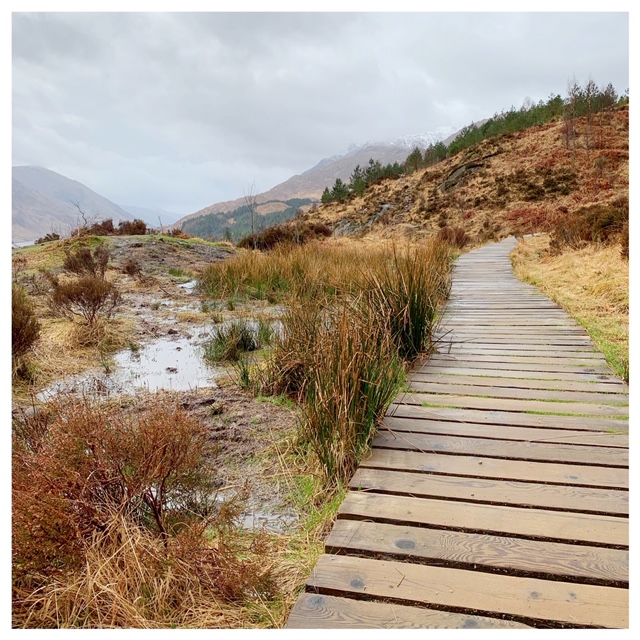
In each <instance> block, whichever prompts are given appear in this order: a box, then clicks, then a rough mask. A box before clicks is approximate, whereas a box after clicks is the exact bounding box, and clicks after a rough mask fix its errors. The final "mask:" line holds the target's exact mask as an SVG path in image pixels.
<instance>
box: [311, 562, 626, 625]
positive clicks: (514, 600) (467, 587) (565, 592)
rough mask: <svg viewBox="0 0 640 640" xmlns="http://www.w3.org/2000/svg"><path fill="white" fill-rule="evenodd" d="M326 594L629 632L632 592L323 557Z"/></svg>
mask: <svg viewBox="0 0 640 640" xmlns="http://www.w3.org/2000/svg"><path fill="white" fill-rule="evenodd" d="M307 584H308V586H309V587H310V588H311V589H316V590H318V591H320V592H321V593H325V592H326V593H328V594H346V593H355V594H358V595H360V596H368V597H378V598H389V599H393V600H394V601H400V602H402V601H405V602H420V603H424V604H427V605H434V606H438V607H444V608H447V607H448V608H455V609H458V610H460V609H462V610H465V611H468V612H473V613H475V614H480V615H486V613H489V614H490V615H495V614H496V613H499V614H503V615H505V616H509V617H510V618H519V619H524V620H536V621H541V622H547V623H549V624H557V625H559V626H562V625H573V626H594V627H611V628H625V627H627V626H628V624H629V622H628V596H629V593H628V590H626V589H618V588H615V587H600V586H594V585H587V584H575V583H567V582H561V581H555V580H539V579H536V578H520V577H514V576H501V575H493V574H490V573H483V572H479V571H464V570H459V569H449V568H443V567H425V566H422V565H412V564H407V563H404V562H393V561H386V560H371V559H369V558H352V557H347V556H334V555H327V554H325V555H322V556H321V557H320V559H319V560H318V563H317V565H316V567H315V569H314V570H313V572H312V574H311V577H310V579H309V581H308V583H307Z"/></svg>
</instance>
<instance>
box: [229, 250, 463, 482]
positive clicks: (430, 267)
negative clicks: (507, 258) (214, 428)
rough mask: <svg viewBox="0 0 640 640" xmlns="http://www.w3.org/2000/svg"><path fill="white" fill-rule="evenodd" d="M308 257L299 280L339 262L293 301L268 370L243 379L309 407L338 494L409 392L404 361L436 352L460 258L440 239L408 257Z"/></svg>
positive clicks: (375, 253) (309, 426) (310, 427)
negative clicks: (433, 343)
mask: <svg viewBox="0 0 640 640" xmlns="http://www.w3.org/2000/svg"><path fill="white" fill-rule="evenodd" d="M308 249H309V250H308V255H307V256H306V258H307V259H308V262H307V263H306V268H307V269H308V271H307V272H300V271H299V272H298V277H299V281H300V282H305V281H306V279H307V278H316V277H318V276H317V274H318V273H319V272H318V271H314V270H315V268H316V267H318V263H317V262H316V260H315V258H314V256H313V253H314V252H318V253H319V254H321V255H322V256H323V257H324V258H327V257H328V256H330V257H332V258H333V259H335V264H328V263H324V266H323V267H322V269H323V271H322V274H323V277H324V280H323V281H322V285H319V284H318V282H316V283H315V285H312V284H306V285H304V287H303V288H302V289H301V290H300V291H299V292H298V293H293V294H291V295H290V296H289V298H288V302H289V304H288V306H287V310H286V312H285V313H284V315H283V316H282V317H281V322H282V330H281V331H280V332H279V333H278V334H277V335H276V336H275V338H274V341H273V348H272V352H271V354H270V356H269V357H268V359H267V361H266V363H265V364H264V365H263V366H258V365H257V364H255V363H254V364H253V365H251V364H249V363H248V362H241V363H240V364H239V375H238V379H239V382H240V384H241V385H242V386H244V387H245V388H249V389H252V390H253V391H254V393H257V394H260V395H286V396H288V397H291V398H293V399H295V400H296V401H297V402H299V403H300V404H301V405H302V413H303V420H302V423H301V427H300V441H301V442H303V443H305V444H306V445H308V446H309V447H310V448H311V451H312V452H313V455H314V456H316V458H317V459H318V461H319V464H320V467H321V469H322V474H323V479H324V483H325V485H326V486H337V485H338V484H340V483H345V482H346V481H348V479H349V477H350V475H351V474H352V473H353V471H354V470H355V467H356V465H357V464H358V461H359V460H360V458H361V456H362V454H363V453H364V452H365V451H366V450H367V447H368V445H369V443H370V440H371V438H372V436H373V433H374V431H375V428H376V425H377V423H378V421H379V420H380V419H381V417H382V416H383V415H384V412H385V410H386V408H387V406H388V405H389V404H390V403H391V401H392V400H393V398H394V396H395V395H396V394H397V393H398V391H399V390H400V389H401V387H402V384H403V383H404V379H405V363H407V362H410V361H411V360H412V359H413V358H415V357H416V356H417V355H418V354H419V353H420V352H421V351H423V350H425V349H427V348H428V347H429V345H430V339H431V333H432V331H433V329H434V327H435V325H436V323H437V317H438V309H439V306H440V305H441V303H442V302H443V301H444V300H445V299H446V297H447V295H448V292H449V286H450V285H449V283H450V280H449V278H450V256H451V253H450V250H449V248H448V247H447V246H446V245H445V244H443V243H441V242H437V241H431V242H428V243H425V244H424V245H422V246H416V247H404V248H402V249H399V248H398V247H394V246H392V245H390V246H386V247H376V248H370V247H367V248H366V250H365V249H364V248H363V247H360V246H356V247H347V248H342V247H339V246H334V247H332V248H331V249H330V250H327V246H326V245H324V244H323V245H321V246H319V247H314V246H313V245H311V246H310V247H309V248H308ZM294 253H295V250H290V251H289V255H290V257H292V254H294ZM355 255H357V256H358V258H359V262H358V261H356V262H353V259H354V256H355ZM282 256H283V253H282V252H280V253H278V251H277V250H276V251H273V252H271V253H270V254H269V256H268V258H265V259H269V258H271V257H273V260H274V262H275V263H278V264H281V262H280V261H281V260H282ZM345 258H346V262H344V260H345ZM301 259H302V256H301V255H300V254H297V255H296V256H295V260H301ZM347 263H349V271H348V274H347V271H346V270H345V269H346V265H347ZM297 264H298V265H300V264H302V263H301V262H298V263H297ZM354 265H359V266H357V267H354ZM261 268H263V267H262V266H261ZM309 271H313V274H312V275H310V273H309ZM347 277H350V278H351V280H350V281H348V280H347ZM290 281H293V280H290ZM293 290H294V291H297V290H296V289H295V288H293ZM310 290H312V291H314V292H315V293H314V295H312V296H310V295H309V291H310Z"/></svg>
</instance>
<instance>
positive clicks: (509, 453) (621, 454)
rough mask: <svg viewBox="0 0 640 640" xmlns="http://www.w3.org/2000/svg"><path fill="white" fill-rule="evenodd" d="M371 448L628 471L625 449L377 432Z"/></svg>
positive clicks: (627, 457)
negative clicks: (581, 465)
mask: <svg viewBox="0 0 640 640" xmlns="http://www.w3.org/2000/svg"><path fill="white" fill-rule="evenodd" d="M373 446H374V447H384V448H387V449H408V450H410V451H423V452H428V453H439V454H443V455H445V454H448V455H477V456H487V457H491V458H507V459H511V460H543V461H547V462H570V463H573V464H588V465H600V466H608V467H628V466H629V452H628V450H627V449H618V448H613V447H588V446H583V445H561V444H548V443H538V442H514V441H511V440H485V439H482V438H458V437H455V436H431V435H428V434H419V433H400V432H397V431H396V432H389V431H381V432H379V433H378V434H377V435H376V436H375V438H374V440H373Z"/></svg>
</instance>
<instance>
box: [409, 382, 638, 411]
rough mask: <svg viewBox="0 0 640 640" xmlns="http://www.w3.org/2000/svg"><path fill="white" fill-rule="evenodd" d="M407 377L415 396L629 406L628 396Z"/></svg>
mask: <svg viewBox="0 0 640 640" xmlns="http://www.w3.org/2000/svg"><path fill="white" fill-rule="evenodd" d="M424 379H425V377H424V376H422V380H420V379H417V378H416V377H414V376H412V375H409V376H408V380H407V382H408V383H409V385H410V387H411V389H410V390H411V391H415V392H419V393H438V394H453V395H465V396H491V397H492V398H503V399H511V400H558V401H564V402H591V403H598V402H600V403H603V404H606V403H608V402H615V403H617V404H621V405H623V404H624V405H626V404H629V396H628V395H626V394H622V393H620V394H614V393H595V392H589V391H554V390H552V389H532V388H526V387H525V388H524V389H523V388H512V387H504V386H489V385H474V384H468V383H467V384H454V383H451V382H449V383H447V382H445V381H443V380H442V379H441V378H440V376H438V377H434V376H430V377H428V378H427V380H428V382H424Z"/></svg>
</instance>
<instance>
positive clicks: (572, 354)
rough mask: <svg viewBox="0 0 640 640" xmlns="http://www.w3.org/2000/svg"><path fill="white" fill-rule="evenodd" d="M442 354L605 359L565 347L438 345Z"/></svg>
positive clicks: (595, 354) (438, 349) (437, 351)
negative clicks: (503, 347)
mask: <svg viewBox="0 0 640 640" xmlns="http://www.w3.org/2000/svg"><path fill="white" fill-rule="evenodd" d="M435 353H438V354H440V355H443V356H455V357H460V356H464V357H468V356H498V357H503V356H508V357H509V358H516V357H517V358H521V357H525V358H553V359H555V360H571V359H574V360H582V359H586V360H598V361H600V360H602V361H605V362H606V360H605V358H604V356H603V355H602V354H601V353H594V352H593V351H589V350H583V351H569V350H567V349H565V350H563V351H560V350H559V349H553V350H549V349H526V350H525V349H522V348H520V349H517V348H513V349H495V348H493V349H492V348H482V347H477V346H470V345H452V346H444V347H438V348H437V350H436V352H435Z"/></svg>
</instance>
